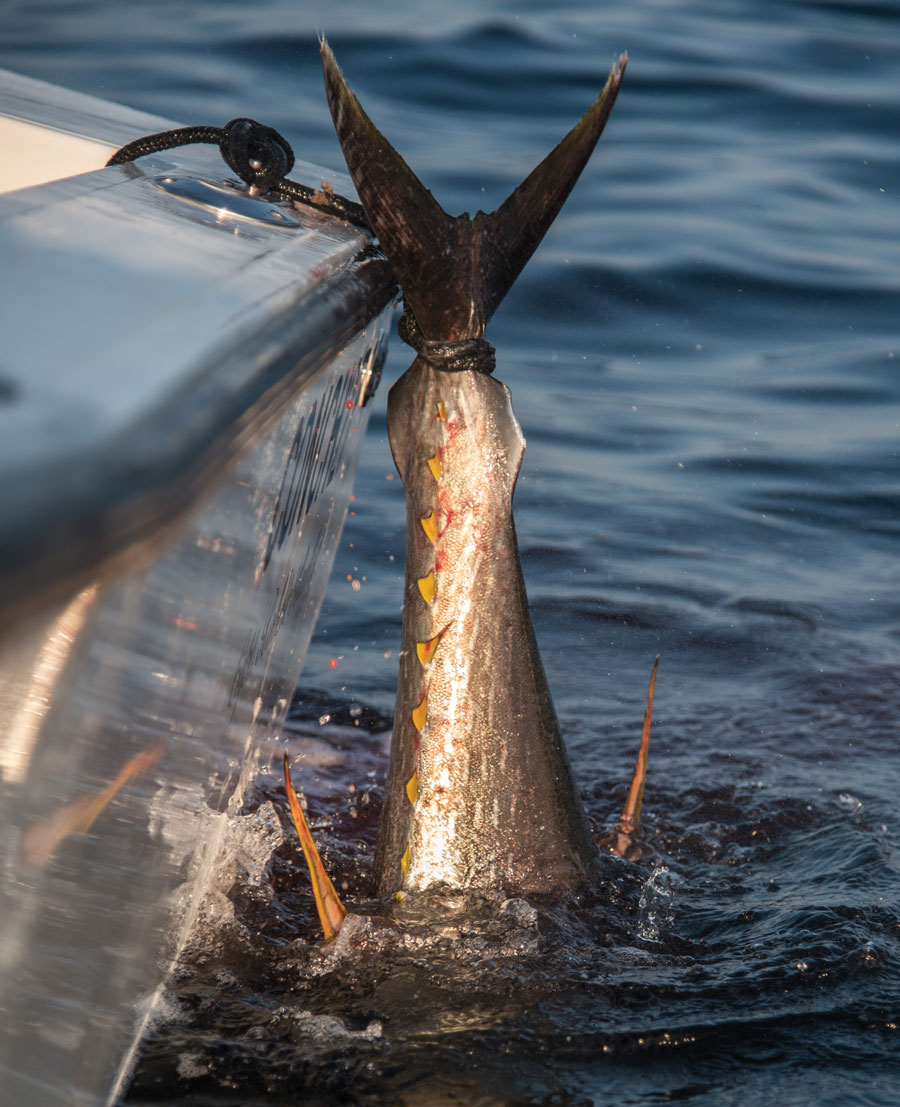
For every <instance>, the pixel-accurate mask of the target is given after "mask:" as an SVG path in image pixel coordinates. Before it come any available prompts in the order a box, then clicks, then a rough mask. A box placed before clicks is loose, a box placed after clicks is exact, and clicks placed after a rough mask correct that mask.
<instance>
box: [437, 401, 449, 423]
mask: <svg viewBox="0 0 900 1107" xmlns="http://www.w3.org/2000/svg"><path fill="white" fill-rule="evenodd" d="M437 413H438V419H440V421H441V422H442V423H446V422H447V410H446V408H445V407H444V401H443V400H438V405H437Z"/></svg>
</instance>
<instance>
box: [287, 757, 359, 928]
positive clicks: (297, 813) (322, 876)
mask: <svg viewBox="0 0 900 1107" xmlns="http://www.w3.org/2000/svg"><path fill="white" fill-rule="evenodd" d="M284 786H285V789H286V790H287V798H288V803H289V804H290V807H291V816H292V817H293V820H294V826H295V827H296V828H297V837H298V838H299V839H300V845H301V846H302V847H303V856H304V857H305V858H306V864H307V866H308V867H309V876H310V880H311V881H312V888H313V895H314V896H315V898H316V910H317V911H318V912H319V922H320V923H321V924H322V933H323V934H324V936H325V941H326V942H330V941H331V940H332V939H333V938H336V937H337V933H338V931H339V930H340V929H341V926H342V924H343V922H344V919H345V918H346V917H347V909H346V908H345V907H344V905H343V903H341V900H340V897H339V896H338V894H337V892H336V891H335V890H334V885H333V884H332V883H331V879H330V877H329V876H328V873H327V872H325V866H324V865H323V864H322V858H321V857H320V856H319V851H318V850H317V849H316V843H315V842H314V841H313V836H312V834H311V833H310V830H309V825H308V824H307V822H306V819H305V817H304V815H303V809H302V808H301V806H300V801H299V800H298V799H297V793H296V792H295V791H294V786H293V784H292V783H291V770H290V766H289V765H288V756H287V754H285V755H284Z"/></svg>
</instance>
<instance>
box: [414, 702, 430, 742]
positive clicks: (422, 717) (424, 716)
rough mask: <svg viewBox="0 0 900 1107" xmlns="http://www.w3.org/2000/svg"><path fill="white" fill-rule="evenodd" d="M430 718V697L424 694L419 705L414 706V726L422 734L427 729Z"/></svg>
mask: <svg viewBox="0 0 900 1107" xmlns="http://www.w3.org/2000/svg"><path fill="white" fill-rule="evenodd" d="M427 720H428V697H427V696H423V697H422V699H421V701H420V703H419V706H418V707H414V708H413V711H412V721H413V726H414V727H415V728H416V730H417V731H418V732H419V733H420V734H421V733H422V731H423V730H424V729H425V723H426V721H427Z"/></svg>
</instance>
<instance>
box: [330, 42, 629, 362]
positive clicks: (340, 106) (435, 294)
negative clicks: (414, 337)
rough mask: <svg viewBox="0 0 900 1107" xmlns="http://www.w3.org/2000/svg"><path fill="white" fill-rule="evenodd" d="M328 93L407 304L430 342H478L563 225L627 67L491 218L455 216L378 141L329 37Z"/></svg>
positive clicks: (615, 71)
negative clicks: (558, 221)
mask: <svg viewBox="0 0 900 1107" xmlns="http://www.w3.org/2000/svg"><path fill="white" fill-rule="evenodd" d="M321 51H322V67H323V70H324V74H325V89H326V93H327V96H328V103H329V106H330V108H331V114H332V117H333V119H334V125H335V129H336V130H337V134H338V138H339V139H340V142H341V146H342V148H343V151H344V157H345V158H346V161H347V166H348V168H349V170H350V176H351V177H352V178H353V183H354V184H355V185H356V189H357V192H358V193H359V197H360V200H361V201H362V204H363V207H364V209H365V212H366V216H367V218H368V220H369V222H370V224H371V226H372V229H373V231H374V232H375V234H376V235H377V236H378V239H379V241H380V242H381V246H382V249H383V250H384V252H385V254H386V255H387V257H388V259H389V260H390V262H391V265H392V266H393V268H394V272H395V274H396V276H397V280H398V282H399V283H400V286H401V288H402V289H403V294H404V298H405V300H406V304H407V307H408V308H409V309H410V310H411V312H412V314H413V315H414V317H415V320H416V322H417V323H418V326H419V329H420V330H421V332H422V335H423V336H424V338H425V339H426V340H427V341H432V342H461V341H465V340H467V339H472V338H480V337H482V335H483V334H484V328H485V326H486V324H487V322H488V320H489V319H490V317H491V316H492V315H493V313H494V311H495V310H496V308H497V307H498V305H499V304H500V301H501V300H502V299H503V297H504V296H505V295H506V293H507V292H508V291H509V289H510V288H511V287H512V284H513V282H514V281H515V279H516V277H518V275H519V273H520V272H521V271H522V269H523V267H524V266H525V263H526V262H527V261H528V259H529V258H530V257H531V255H532V254H533V253H534V251H535V249H536V248H537V246H538V243H539V242H540V241H541V239H542V238H543V237H544V234H545V233H546V232H547V229H548V228H549V226H550V224H551V223H552V222H553V220H554V219H555V218H556V215H557V213H558V212H559V209H560V208H561V207H562V205H563V203H564V201H565V199H566V197H567V196H568V195H569V193H570V192H571V190H572V187H573V185H574V184H575V182H576V181H577V179H578V177H579V175H580V173H581V171H582V169H583V168H584V166H585V164H586V163H587V160H588V158H589V157H590V155H591V152H592V151H593V149H594V146H595V145H596V143H597V140H598V138H599V137H600V135H601V133H602V131H603V128H604V126H605V125H606V121H607V119H608V118H609V114H610V112H611V111H612V108H613V105H614V104H615V101H616V96H617V95H618V91H619V86H620V84H621V82H622V76H623V74H624V72H625V66H626V64H627V60H628V59H627V56H626V55H625V54H622V55H621V56H620V57H619V58H618V59H617V60H616V61H615V63H614V64H613V67H612V70H611V72H610V74H609V78H608V80H607V82H606V85H605V87H604V88H603V91H602V92H601V93H600V95H599V96H598V97H597V99H596V100H595V101H594V103H593V104H592V105H591V107H590V108H589V109H588V111H587V112H586V113H585V115H584V116H583V117H582V118H581V120H580V121H579V122H578V123H576V124H575V126H574V127H573V128H572V129H571V131H569V133H568V134H567V135H566V136H565V138H564V139H563V140H562V141H561V142H560V143H559V144H558V145H557V146H556V148H555V149H554V150H552V151H551V152H550V153H549V154H548V155H547V157H546V158H544V160H543V161H542V162H541V163H540V165H538V166H537V168H536V169H535V170H534V171H533V172H532V173H531V174H530V175H529V176H528V177H527V178H526V180H524V181H523V182H522V184H520V185H519V187H518V188H517V189H515V191H514V192H513V193H512V194H511V195H510V196H509V197H508V198H507V199H506V200H505V201H504V203H503V204H501V206H500V207H499V208H498V209H497V210H496V211H494V212H491V213H490V214H485V213H484V212H478V214H477V215H476V216H475V218H474V219H470V218H469V216H468V214H463V215H460V216H456V217H454V216H450V215H448V214H447V212H445V211H444V209H443V208H442V207H441V206H440V204H439V203H438V202H437V200H435V198H434V196H432V194H431V193H430V192H429V191H428V189H427V188H426V187H425V186H424V185H423V184H422V182H421V181H420V180H419V179H418V177H417V176H416V175H415V173H413V171H412V170H411V169H410V167H409V166H408V165H407V164H406V162H405V161H404V160H403V158H402V157H401V156H400V154H398V153H397V151H396V150H395V149H394V147H393V146H392V145H391V144H390V142H388V140H387V139H386V138H385V137H384V135H382V134H381V132H380V131H379V130H378V128H377V127H376V126H375V124H374V123H373V122H372V121H371V119H369V117H368V115H367V114H366V113H365V111H364V110H363V108H362V106H361V104H360V102H359V100H358V99H357V97H356V96H355V95H354V93H353V92H351V91H350V88H349V87H348V85H347V82H346V80H345V79H344V76H343V74H342V73H341V71H340V69H339V68H338V65H337V62H336V61H335V58H334V55H333V54H332V52H331V49H330V47H329V46H328V43H327V42H325V40H324V39H323V40H322V43H321Z"/></svg>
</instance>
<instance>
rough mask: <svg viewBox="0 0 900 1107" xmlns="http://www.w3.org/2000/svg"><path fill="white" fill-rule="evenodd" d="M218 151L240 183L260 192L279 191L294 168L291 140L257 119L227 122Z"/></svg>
mask: <svg viewBox="0 0 900 1107" xmlns="http://www.w3.org/2000/svg"><path fill="white" fill-rule="evenodd" d="M219 149H220V150H221V151H222V157H223V158H224V159H225V161H226V162H227V164H228V166H229V167H230V168H231V169H232V170H234V172H235V173H237V175H238V176H239V177H240V178H241V180H242V181H243V182H244V183H245V184H248V185H250V187H251V188H258V189H259V191H260V192H269V191H271V190H272V189H274V188H276V187H277V185H278V184H279V183H280V182H281V181H282V180H284V178H285V177H286V176H287V175H288V173H290V171H291V169H292V168H293V165H294V151H293V150H292V149H291V147H290V143H289V142H288V140H287V139H286V138H284V136H283V135H280V134H279V133H278V131H276V130H275V129H274V128H273V127H266V126H264V125H263V124H262V123H257V122H256V120H255V119H232V120H231V122H230V123H226V124H225V126H224V127H223V128H222V140H221V142H220V143H219Z"/></svg>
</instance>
